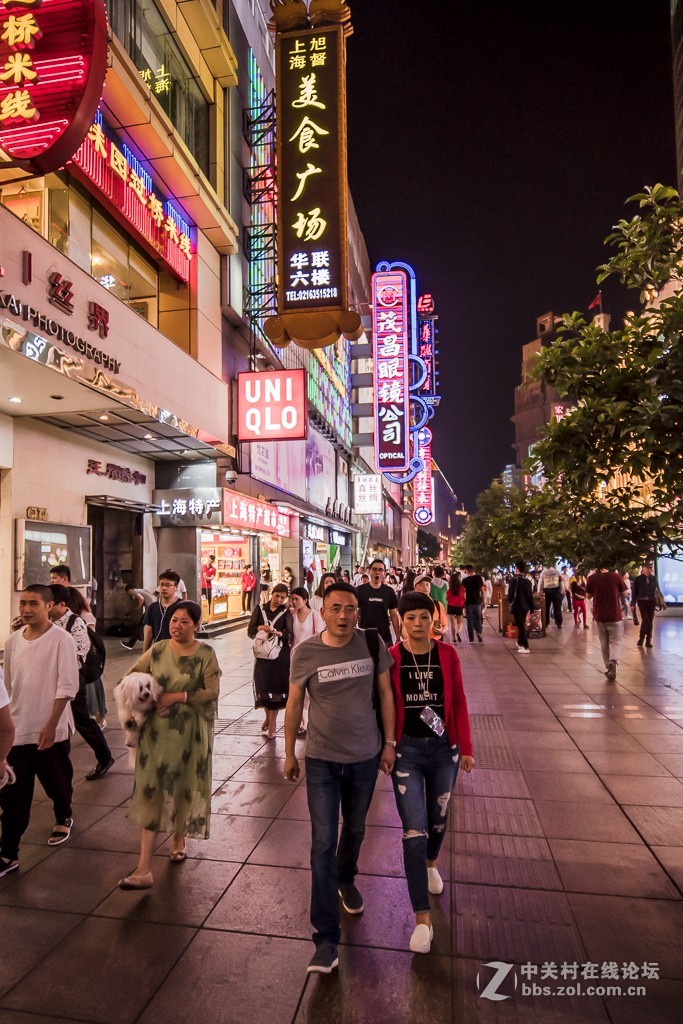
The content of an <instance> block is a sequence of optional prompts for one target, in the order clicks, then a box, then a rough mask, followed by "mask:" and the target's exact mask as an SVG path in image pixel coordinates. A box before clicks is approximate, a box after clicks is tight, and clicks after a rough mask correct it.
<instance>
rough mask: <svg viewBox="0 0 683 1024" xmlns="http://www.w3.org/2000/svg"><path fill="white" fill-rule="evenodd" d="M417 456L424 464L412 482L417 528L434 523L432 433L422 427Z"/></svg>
mask: <svg viewBox="0 0 683 1024" xmlns="http://www.w3.org/2000/svg"><path fill="white" fill-rule="evenodd" d="M418 455H419V457H420V458H421V459H422V460H423V462H424V469H422V470H421V471H420V472H419V473H418V474H417V476H416V477H415V479H414V480H413V520H414V522H416V523H417V525H418V526H428V525H429V523H433V522H434V481H433V479H432V432H431V430H430V429H429V427H422V428H421V429H420V431H419V434H418Z"/></svg>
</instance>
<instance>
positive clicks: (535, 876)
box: [0, 612, 683, 1024]
mask: <svg viewBox="0 0 683 1024" xmlns="http://www.w3.org/2000/svg"><path fill="white" fill-rule="evenodd" d="M489 614H490V616H491V618H492V619H493V616H494V614H495V613H494V612H491V613H489ZM626 631H627V632H626V637H627V641H626V644H625V648H624V655H623V658H622V662H621V665H620V670H619V678H618V681H617V683H616V685H614V684H609V683H607V682H606V681H605V677H604V676H603V674H602V672H601V671H600V667H601V666H600V657H599V653H598V650H597V646H596V637H595V635H594V633H593V631H592V630H591V631H585V632H584V631H583V630H575V629H574V628H573V627H572V626H571V625H565V628H564V629H563V630H562V632H559V631H556V630H553V631H552V632H551V635H550V636H549V637H548V638H547V639H546V640H544V641H538V642H536V643H535V644H533V653H532V655H531V656H530V657H528V658H520V657H518V656H517V655H515V654H514V653H513V648H514V644H512V643H510V642H509V641H504V640H502V639H500V638H499V637H498V636H497V634H496V633H495V632H494V631H493V629H491V628H490V627H487V629H486V633H485V644H484V645H483V646H482V647H479V646H475V647H469V646H468V645H467V644H465V645H463V647H462V648H459V652H460V653H461V655H462V661H463V672H464V678H465V686H466V691H467V696H468V700H469V705H470V712H471V715H472V720H473V732H474V742H475V756H476V759H477V768H476V769H475V772H474V773H473V775H472V776H471V777H461V778H460V779H459V780H458V785H457V797H456V799H455V801H454V804H453V807H452V814H451V831H450V835H449V837H448V841H447V843H446V846H445V849H444V853H443V854H442V873H443V874H444V876H445V879H446V885H445V889H444V893H443V895H442V896H441V897H438V898H434V899H433V911H434V932H435V937H434V943H433V947H432V950H433V951H432V953H431V954H430V955H429V956H412V955H411V954H410V953H409V952H408V951H407V950H408V939H409V936H410V932H411V929H412V917H411V913H410V905H409V903H408V897H407V891H406V885H405V881H404V878H403V869H402V863H401V832H400V828H399V821H398V817H397V814H396V810H395V807H394V800H393V795H392V793H391V787H390V784H389V782H388V780H386V779H384V778H383V777H380V779H379V782H378V786H377V791H376V794H375V799H374V802H373V805H372V808H371V811H370V814H369V818H368V831H367V837H366V840H365V843H364V846H363V852H362V859H361V878H360V880H359V886H360V888H361V889H362V892H363V894H364V897H365V901H366V911H365V914H364V915H363V916H362V917H360V918H357V919H348V918H347V919H346V920H345V921H344V924H343V928H344V931H343V940H342V942H343V946H342V949H341V956H340V969H339V971H338V972H337V973H335V974H334V975H333V976H331V977H329V978H315V979H307V976H306V973H305V967H306V963H307V961H308V958H309V955H310V952H311V945H310V942H309V936H310V926H309V922H308V898H309V870H308V856H309V840H310V828H309V824H308V817H307V811H306V799H305V782H301V783H299V784H298V785H297V786H293V785H292V784H289V783H286V782H285V781H284V779H283V777H282V768H283V763H284V762H283V757H284V742H283V739H282V737H281V735H279V736H278V737H277V739H276V740H275V741H274V742H271V743H267V742H264V740H263V737H262V735H261V733H260V729H259V724H260V719H261V716H260V714H259V713H256V712H255V711H254V710H253V708H252V698H251V685H250V680H251V658H250V654H249V645H248V641H247V639H246V636H245V634H244V633H243V632H240V633H231V634H228V635H227V636H226V637H223V638H221V639H219V640H218V641H216V642H215V645H214V646H215V647H216V650H217V652H218V655H219V659H220V661H221V664H222V667H223V670H224V675H223V680H222V688H221V699H220V705H219V720H218V723H217V738H216V755H215V758H214V774H215V780H214V782H215V799H214V817H213V820H212V837H211V839H210V840H209V841H208V842H205V843H200V842H194V843H191V844H190V858H189V859H188V860H187V861H186V862H185V864H183V865H180V866H176V865H172V864H170V863H169V861H168V843H167V842H165V841H164V838H163V837H160V840H159V845H158V847H157V856H156V862H155V872H154V873H155V879H156V881H155V886H154V889H153V890H152V891H151V892H149V893H143V894H136V893H124V892H120V891H119V890H118V889H117V888H116V882H117V880H118V879H119V878H120V877H121V876H122V875H124V874H126V873H127V872H128V871H129V870H130V869H131V868H132V867H133V865H134V863H135V857H134V851H135V849H136V830H135V828H134V826H133V824H132V823H130V822H129V821H128V820H127V818H126V803H127V800H128V797H129V795H130V791H131V774H130V771H129V769H128V767H127V757H126V754H125V752H124V749H123V746H122V742H121V733H120V731H119V730H118V729H117V728H115V721H114V718H115V716H114V715H113V714H112V715H111V716H110V728H109V729H108V732H107V735H108V738H109V741H110V743H111V745H112V748H113V749H114V752H115V755H116V757H117V762H116V765H115V767H114V768H113V769H112V771H111V772H110V773H109V775H108V776H107V777H106V778H105V779H103V780H102V781H100V782H97V783H87V782H83V781H82V779H83V776H84V774H85V772H86V771H87V770H88V769H89V768H90V766H91V764H92V755H91V753H90V751H89V750H87V748H86V749H84V748H83V745H82V744H81V743H80V742H79V743H77V744H76V745H75V747H74V753H73V759H74V764H75V768H76V778H77V780H78V781H77V783H76V790H75V791H76V797H75V812H74V817H75V822H76V824H75V828H74V832H73V838H72V840H71V841H70V842H69V844H68V845H66V846H64V847H61V848H59V849H57V850H49V849H48V847H47V846H46V845H45V839H46V837H47V834H48V832H49V830H50V825H51V821H52V819H51V813H50V811H51V809H50V806H49V804H47V803H46V802H45V800H44V798H43V797H42V792H41V793H40V794H39V795H38V798H37V802H36V805H35V809H34V813H33V818H32V821H31V825H30V828H29V831H28V833H27V835H26V840H27V841H26V842H25V843H24V845H23V847H22V859H21V873H20V874H19V875H12V876H9V877H8V878H6V879H3V880H2V881H0V950H1V953H0V1024H48V1022H50V1021H62V1020H67V1021H84V1022H92V1024H133V1022H138V1021H139V1022H141V1024H152V1022H153V1024H167V1022H174V1024H175V1022H180V1024H183V1022H185V1021H201V1022H202V1024H290V1022H294V1024H323V1022H324V1024H342V1022H343V1024H365V1022H373V1024H374V1022H378V1024H379V1022H382V1024H384V1022H387V1024H421V1022H423V1021H424V1022H429V1024H446V1022H450V1021H457V1022H458V1024H459V1022H470V1021H472V1022H474V1021H483V1022H489V1021H490V1022H496V1024H497V1022H507V1021H510V1022H515V1021H526V1020H529V1021H539V1022H542V1024H554V1022H560V1021H562V1022H563V1021H570V1020H586V1021H591V1022H592V1021H597V1022H600V1021H604V1022H607V1021H612V1022H614V1024H635V1022H645V1021H647V1024H658V1022H668V1021H672V1022H673V1021H674V1020H675V1021H680V1020H681V1016H682V1014H681V1006H683V955H682V950H683V900H682V899H681V890H682V889H683V784H682V783H681V779H682V778H683V619H678V620H676V619H662V620H659V621H658V622H657V634H656V638H655V641H656V646H655V649H654V650H652V651H638V650H636V648H635V635H634V627H633V626H630V625H627V626H626ZM129 664H130V658H129V656H128V655H127V654H126V653H125V652H124V651H123V650H121V648H120V647H119V646H118V644H117V643H116V642H115V641H111V642H110V658H109V662H108V671H107V683H108V686H107V689H108V691H109V692H110V691H111V687H112V686H113V685H114V683H115V681H116V679H117V678H118V676H119V675H120V674H121V672H122V671H123V670H124V669H125V668H126V667H127V666H128V665H129ZM492 961H500V962H505V963H510V964H514V965H517V968H516V970H512V971H510V972H509V973H508V974H507V977H506V979H505V981H504V982H503V983H502V984H501V985H500V990H499V993H498V994H499V995H504V994H508V995H509V998H506V999H502V1000H491V999H484V998H481V997H480V996H479V994H478V989H477V976H478V977H479V988H480V989H484V988H485V986H486V985H487V984H488V982H489V981H490V980H491V979H492V977H493V973H494V970H493V969H492V968H491V967H486V966H484V965H485V964H487V963H491V962H492ZM527 961H530V962H532V963H534V964H538V965H541V964H543V963H545V962H555V963H556V964H557V965H558V966H559V965H561V964H562V963H566V964H570V965H571V964H574V963H578V964H585V963H597V964H599V965H602V964H603V963H604V962H605V963H609V962H612V961H616V963H617V964H618V969H619V973H621V972H622V965H623V964H624V963H626V964H628V963H630V962H631V961H633V962H634V963H635V964H636V965H638V968H642V965H643V964H644V963H657V964H659V968H660V969H659V974H660V977H659V979H658V980H645V981H643V980H642V979H639V980H638V981H633V980H630V981H629V980H626V981H623V980H619V981H605V980H603V981H600V980H599V979H598V981H597V982H596V981H594V982H593V984H612V985H616V984H619V983H621V984H622V985H623V986H627V985H629V984H631V985H632V984H644V985H645V986H646V989H647V994H646V995H644V996H640V997H635V996H627V995H622V996H621V997H615V996H608V997H606V998H601V997H595V996H574V997H560V996H541V995H537V996H535V997H534V996H526V995H524V994H523V993H522V984H523V983H527V984H529V983H532V982H535V983H537V984H540V978H539V977H538V976H537V977H536V978H532V979H529V978H525V977H524V976H523V975H522V974H521V973H520V972H519V965H522V964H524V963H526V962H527ZM515 977H516V978H517V983H518V984H517V988H516V989H515V988H514V987H513V984H514V978H515ZM562 983H563V979H562V978H560V979H558V982H556V984H562ZM564 983H565V984H567V985H571V984H572V979H571V978H569V979H566V980H564ZM543 984H545V985H548V984H553V982H552V980H546V981H545V982H543ZM582 984H583V986H584V988H585V986H587V985H589V984H591V982H590V980H588V981H583V982H582Z"/></svg>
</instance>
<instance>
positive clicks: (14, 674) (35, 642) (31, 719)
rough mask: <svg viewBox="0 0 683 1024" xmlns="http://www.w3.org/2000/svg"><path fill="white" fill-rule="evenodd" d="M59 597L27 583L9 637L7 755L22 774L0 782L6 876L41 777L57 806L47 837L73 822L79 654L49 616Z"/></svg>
mask: <svg viewBox="0 0 683 1024" xmlns="http://www.w3.org/2000/svg"><path fill="white" fill-rule="evenodd" d="M52 604H53V602H52V592H51V590H50V588H49V587H44V586H42V585H41V584H39V583H35V584H32V585H31V586H29V587H27V588H26V590H24V591H23V593H22V595H21V598H20V600H19V613H20V615H21V618H22V621H23V622H24V628H23V629H19V630H17V631H16V632H15V633H12V635H11V636H10V637H8V639H7V641H6V643H5V683H6V686H7V690H8V692H9V696H10V708H11V712H12V717H13V718H14V724H15V729H16V735H15V742H14V746H13V747H12V749H11V750H10V752H9V754H8V757H7V762H8V764H10V765H11V766H12V768H13V769H14V772H15V774H16V777H17V781H16V782H15V783H14V785H12V786H5V788H4V789H2V790H0V810H2V821H1V823H0V878H2V876H3V875H7V874H9V872H10V871H16V870H17V868H18V867H19V843H20V841H21V837H22V836H23V834H24V832H25V831H26V829H27V827H28V823H29V821H30V818H31V801H32V800H33V789H34V785H35V780H36V778H37V779H38V781H39V782H40V784H41V785H42V787H43V789H44V790H45V793H46V794H47V796H48V797H49V799H50V800H52V804H53V807H54V812H55V826H54V828H53V830H52V835H51V836H50V838H49V839H48V845H49V846H59V845H60V844H61V843H64V842H66V840H67V839H68V838H69V836H70V835H71V828H72V825H73V818H72V817H71V800H72V796H73V767H72V765H71V760H70V758H69V751H70V739H69V737H70V734H71V732H73V728H74V723H73V717H72V714H71V701H72V700H73V698H74V697H75V696H76V694H77V693H78V660H77V657H76V644H75V642H74V639H73V637H71V636H70V635H69V634H68V633H67V632H66V630H63V629H60V628H59V627H58V626H55V625H54V624H53V623H52V622H51V621H50V609H51V608H52Z"/></svg>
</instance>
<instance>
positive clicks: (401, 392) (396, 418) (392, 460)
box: [372, 270, 410, 473]
mask: <svg viewBox="0 0 683 1024" xmlns="http://www.w3.org/2000/svg"><path fill="white" fill-rule="evenodd" d="M372 345H373V359H374V370H373V376H374V381H373V385H374V406H375V466H376V467H377V469H378V470H379V471H380V472H382V473H394V472H400V471H402V470H405V469H408V465H409V463H410V437H409V430H410V398H409V380H408V277H407V275H406V273H405V271H403V270H388V271H377V272H376V273H375V274H373V275H372Z"/></svg>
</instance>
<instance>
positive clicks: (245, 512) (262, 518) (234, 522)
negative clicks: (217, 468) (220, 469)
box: [223, 489, 290, 537]
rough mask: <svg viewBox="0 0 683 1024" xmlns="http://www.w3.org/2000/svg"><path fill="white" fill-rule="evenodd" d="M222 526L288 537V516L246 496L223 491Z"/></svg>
mask: <svg viewBox="0 0 683 1024" xmlns="http://www.w3.org/2000/svg"><path fill="white" fill-rule="evenodd" d="M223 525H224V526H239V527H242V528H243V529H246V530H250V529H251V530H263V531H264V532H265V533H275V534H277V535H278V536H279V537H289V526H290V524H289V516H288V515H286V513H284V512H279V511H278V509H276V508H275V507H274V506H273V505H269V504H268V503H267V502H265V501H259V500H258V498H250V497H248V496H247V495H246V494H237V493H235V492H234V491H228V490H226V489H224V490H223Z"/></svg>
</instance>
